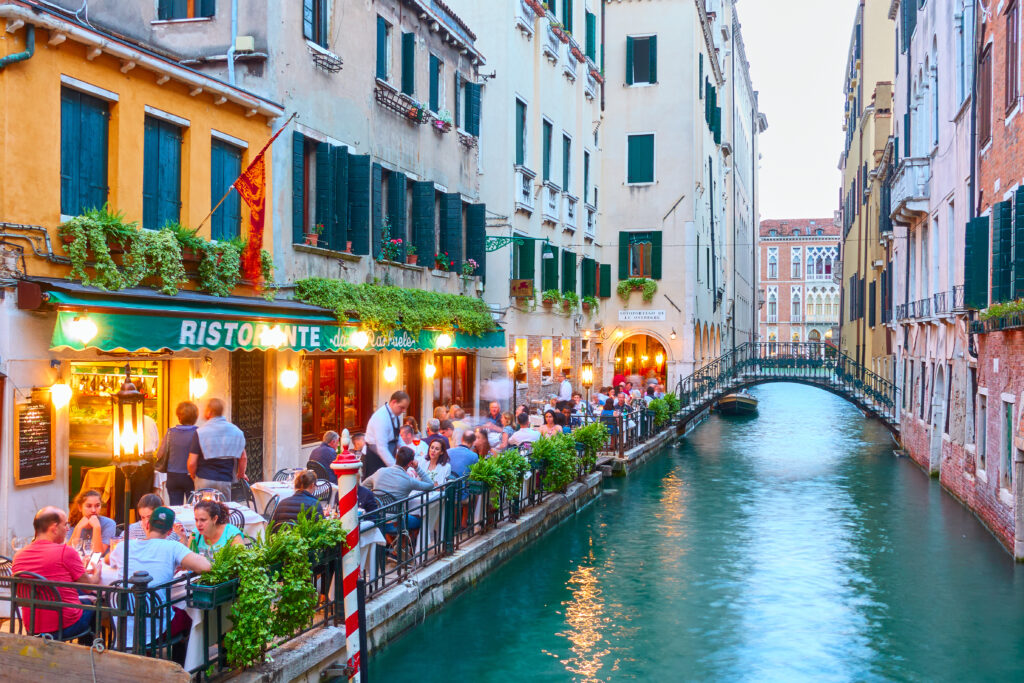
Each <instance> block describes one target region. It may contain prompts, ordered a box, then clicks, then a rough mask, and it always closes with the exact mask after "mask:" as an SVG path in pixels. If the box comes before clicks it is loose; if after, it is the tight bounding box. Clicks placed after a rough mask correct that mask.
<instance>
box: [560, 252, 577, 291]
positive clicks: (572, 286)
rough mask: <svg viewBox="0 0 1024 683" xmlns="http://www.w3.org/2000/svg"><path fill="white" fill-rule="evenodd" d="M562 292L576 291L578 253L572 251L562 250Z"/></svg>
mask: <svg viewBox="0 0 1024 683" xmlns="http://www.w3.org/2000/svg"><path fill="white" fill-rule="evenodd" d="M562 292H563V293H564V294H569V293H572V294H575V293H576V254H574V253H573V252H571V251H563V252H562Z"/></svg>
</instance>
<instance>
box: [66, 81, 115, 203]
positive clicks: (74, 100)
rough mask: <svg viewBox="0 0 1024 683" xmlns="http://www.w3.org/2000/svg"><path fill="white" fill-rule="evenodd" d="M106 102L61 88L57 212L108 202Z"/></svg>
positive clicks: (107, 114)
mask: <svg viewBox="0 0 1024 683" xmlns="http://www.w3.org/2000/svg"><path fill="white" fill-rule="evenodd" d="M109 118H110V117H109V113H108V109H107V103H106V102H104V101H103V100H101V99H98V98H96V97H92V96H90V95H86V94H84V93H80V92H78V91H77V90H72V89H70V88H61V91H60V212H61V213H62V214H65V215H67V216H75V215H78V214H80V213H82V212H83V211H84V210H86V209H91V208H100V207H102V206H103V205H104V204H106V203H107V192H108V189H107V133H108V125H107V122H108V120H109Z"/></svg>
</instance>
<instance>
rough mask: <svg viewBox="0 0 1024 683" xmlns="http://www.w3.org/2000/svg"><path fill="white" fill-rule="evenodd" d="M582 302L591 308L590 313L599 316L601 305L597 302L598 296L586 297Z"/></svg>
mask: <svg viewBox="0 0 1024 683" xmlns="http://www.w3.org/2000/svg"><path fill="white" fill-rule="evenodd" d="M582 301H583V303H584V304H586V305H587V306H590V313H591V314H593V315H597V313H598V311H599V310H600V309H601V304H600V302H599V301H598V300H597V297H596V296H585V297H583V299H582Z"/></svg>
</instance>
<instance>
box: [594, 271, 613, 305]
mask: <svg viewBox="0 0 1024 683" xmlns="http://www.w3.org/2000/svg"><path fill="white" fill-rule="evenodd" d="M597 273H598V275H597V277H598V288H597V295H598V296H599V297H601V298H602V299H607V298H608V297H610V296H611V295H612V265H611V264H610V263H602V264H601V266H600V268H598V271H597Z"/></svg>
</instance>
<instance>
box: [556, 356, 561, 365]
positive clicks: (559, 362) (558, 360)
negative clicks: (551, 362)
mask: <svg viewBox="0 0 1024 683" xmlns="http://www.w3.org/2000/svg"><path fill="white" fill-rule="evenodd" d="M555 367H556V368H559V367H562V358H561V356H555Z"/></svg>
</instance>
